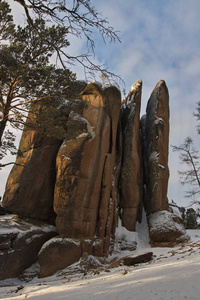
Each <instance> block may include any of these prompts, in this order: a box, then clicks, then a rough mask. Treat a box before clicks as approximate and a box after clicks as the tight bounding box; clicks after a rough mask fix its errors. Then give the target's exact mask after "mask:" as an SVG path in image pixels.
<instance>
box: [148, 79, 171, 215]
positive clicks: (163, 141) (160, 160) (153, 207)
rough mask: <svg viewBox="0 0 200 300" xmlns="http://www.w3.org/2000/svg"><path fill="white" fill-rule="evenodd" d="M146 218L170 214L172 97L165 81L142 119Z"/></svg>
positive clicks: (152, 97) (154, 94)
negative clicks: (154, 214) (170, 103)
mask: <svg viewBox="0 0 200 300" xmlns="http://www.w3.org/2000/svg"><path fill="white" fill-rule="evenodd" d="M142 123H143V137H144V139H143V140H144V141H145V144H144V165H145V175H146V178H145V181H146V195H145V206H146V210H147V214H148V215H150V214H151V213H154V212H156V211H161V210H168V208H169V205H168V199H167V189H168V179H169V168H168V151H169V94H168V89H167V86H166V84H165V82H164V81H163V80H160V81H159V82H158V84H157V85H156V87H155V88H154V90H153V92H152V94H151V96H150V99H149V101H148V104H147V109H146V117H143V120H142Z"/></svg>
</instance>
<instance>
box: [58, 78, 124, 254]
mask: <svg viewBox="0 0 200 300" xmlns="http://www.w3.org/2000/svg"><path fill="white" fill-rule="evenodd" d="M108 89H109V88H108ZM110 89H111V90H110V92H109V91H108V90H107V89H106V90H102V89H101V87H100V86H99V85H98V84H95V83H91V84H89V85H88V86H87V87H86V88H85V90H84V91H83V92H82V99H83V101H86V104H87V108H85V109H84V111H83V115H82V121H83V120H84V121H83V128H85V133H83V134H82V135H80V136H78V137H77V138H76V139H71V140H67V141H65V142H64V143H63V145H62V147H61V148H60V150H59V153H58V156H57V179H56V185H55V193H54V209H55V212H56V214H57V218H56V227H57V228H58V231H59V233H60V234H61V235H62V236H65V237H70V238H78V239H80V240H81V241H83V244H82V248H83V251H87V252H88V253H92V251H93V243H94V237H95V236H96V242H95V246H94V252H95V253H96V254H97V255H103V253H104V241H105V239H106V238H108V240H110V238H109V234H108V233H107V230H108V228H110V227H111V225H110V224H112V222H113V217H111V216H110V215H112V214H114V212H113V208H111V206H112V205H111V204H112V203H113V202H112V201H111V202H112V203H111V202H110V198H111V196H110V194H111V190H112V180H113V172H114V165H115V158H116V156H115V151H116V150H115V149H116V136H117V127H118V120H119V110H120V92H119V91H118V90H117V89H116V88H115V87H112V88H110ZM117 111H118V112H117ZM113 117H114V120H112V118H113ZM115 209H116V207H115ZM108 224H109V225H108ZM109 232H110V229H109ZM86 241H87V242H86ZM108 244H109V241H108ZM99 245H100V248H99ZM86 248H87V249H86ZM107 248H108V247H107Z"/></svg>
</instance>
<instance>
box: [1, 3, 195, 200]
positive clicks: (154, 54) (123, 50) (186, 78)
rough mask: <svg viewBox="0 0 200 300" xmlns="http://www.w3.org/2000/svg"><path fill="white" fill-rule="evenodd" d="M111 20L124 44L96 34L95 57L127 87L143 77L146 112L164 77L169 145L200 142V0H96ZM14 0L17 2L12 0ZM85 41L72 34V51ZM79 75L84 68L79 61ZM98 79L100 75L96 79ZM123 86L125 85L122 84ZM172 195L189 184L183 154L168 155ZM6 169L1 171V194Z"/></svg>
mask: <svg viewBox="0 0 200 300" xmlns="http://www.w3.org/2000/svg"><path fill="white" fill-rule="evenodd" d="M10 2H12V5H14V6H13V7H14V8H15V15H16V20H19V17H20V20H21V16H20V14H19V11H18V10H19V5H18V4H17V3H14V2H13V1H10ZM92 2H93V3H94V4H95V7H96V9H97V10H98V11H101V12H102V13H103V15H104V17H108V20H109V22H110V24H111V25H112V26H113V27H114V28H115V29H116V30H118V31H119V36H120V39H121V43H118V42H116V43H113V44H110V43H109V42H108V43H107V44H106V45H105V44H104V42H103V41H102V40H101V39H100V37H99V36H98V35H95V41H96V48H95V53H96V56H95V60H96V62H97V63H100V64H105V66H106V67H107V68H109V69H110V70H111V71H112V72H114V73H116V74H119V75H120V76H121V77H122V79H123V80H124V82H125V89H126V92H128V90H129V89H130V87H131V85H132V84H133V83H134V82H135V81H136V80H138V79H142V81H143V95H142V112H141V114H144V113H145V108H146V104H147V101H148V99H149V96H150V94H151V91H152V90H153V88H154V87H155V85H156V84H157V82H158V81H159V80H160V79H161V78H162V79H164V80H165V81H166V84H167V86H168V89H169V95H170V144H174V145H179V144H180V143H182V142H183V140H184V138H185V137H187V136H188V135H190V136H191V137H192V138H193V139H194V141H195V144H196V147H197V148H198V147H199V137H198V136H197V134H196V129H195V126H196V125H197V123H196V121H195V119H194V117H193V115H192V114H193V112H194V111H195V107H196V102H197V101H200V1H199V0H190V1H188V0H126V1H121V0H101V1H94V0H93V1H92ZM13 3H14V4H13ZM84 47H85V44H84V41H83V40H78V41H77V40H75V39H71V47H70V51H71V53H77V54H80V53H81V52H82V50H84ZM74 71H76V72H77V77H78V78H79V79H84V76H83V70H82V69H81V68H80V66H76V67H75V68H74ZM98 79H99V78H98V77H97V80H98ZM120 86H121V88H122V89H123V88H124V86H123V84H122V83H120ZM169 167H170V182H169V193H168V197H169V199H173V200H174V201H175V202H178V204H180V205H183V204H184V205H186V204H187V203H189V201H190V200H185V199H184V197H183V196H184V188H183V187H182V186H181V185H180V183H179V177H178V173H177V172H178V169H180V168H181V166H180V165H179V161H178V154H177V153H172V151H171V149H170V155H169ZM5 177H6V171H3V172H2V171H1V172H0V178H2V180H1V179H0V195H1V194H2V190H3V185H4V182H5Z"/></svg>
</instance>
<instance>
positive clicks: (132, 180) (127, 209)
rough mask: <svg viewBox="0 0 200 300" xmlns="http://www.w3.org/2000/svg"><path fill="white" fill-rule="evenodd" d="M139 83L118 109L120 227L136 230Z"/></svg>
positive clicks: (139, 196) (139, 178) (139, 167)
mask: <svg viewBox="0 0 200 300" xmlns="http://www.w3.org/2000/svg"><path fill="white" fill-rule="evenodd" d="M141 93H142V81H141V80H138V81H136V82H135V83H134V84H133V85H132V87H131V89H130V92H129V94H128V96H127V97H126V98H125V100H124V104H123V105H122V109H121V124H122V135H123V141H122V153H123V154H122V167H121V180H120V188H121V198H120V204H121V208H122V226H124V227H125V228H126V229H128V230H130V231H135V226H136V222H137V220H138V214H139V213H140V207H141V205H142V191H143V178H142V176H143V175H142V150H141V137H140V106H141Z"/></svg>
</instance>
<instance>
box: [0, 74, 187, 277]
mask: <svg viewBox="0 0 200 300" xmlns="http://www.w3.org/2000/svg"><path fill="white" fill-rule="evenodd" d="M141 93H142V82H141V80H138V81H137V82H136V83H135V84H133V86H132V87H131V89H130V92H129V94H128V96H127V97H126V98H125V100H124V101H123V102H122V103H121V94H120V91H119V89H118V88H116V87H115V86H112V85H107V86H105V87H102V86H101V85H100V84H98V83H96V82H93V83H90V84H88V85H87V86H86V87H85V88H84V90H82V93H81V95H80V97H79V98H81V101H82V102H83V103H84V105H82V106H81V108H80V106H79V105H76V101H75V102H74V105H72V106H70V107H69V106H67V110H66V111H67V113H66V116H64V118H62V126H63V128H62V130H61V134H59V135H58V136H57V135H55V134H54V136H50V135H51V134H50V133H51V132H50V133H48V134H47V132H46V131H43V130H39V131H38V129H37V130H36V129H34V130H29V131H24V132H23V135H22V138H21V142H20V146H19V150H20V153H21V154H22V155H18V156H17V160H16V165H15V166H14V167H13V169H12V171H11V173H10V175H9V178H8V181H7V186H6V191H5V194H4V198H3V206H4V207H5V208H6V209H7V210H8V211H9V212H12V213H17V214H18V215H19V216H21V217H28V218H31V219H37V220H45V221H47V222H48V223H54V221H55V225H56V229H55V230H57V231H58V235H57V236H54V235H55V232H53V233H52V236H54V237H53V238H52V239H50V240H48V241H47V242H46V243H44V244H43V245H40V246H42V247H40V249H39V248H37V255H38V261H39V263H40V267H41V268H40V274H39V275H40V276H49V275H51V274H53V273H54V272H56V271H57V270H58V269H62V268H65V267H66V266H68V265H70V264H72V263H74V262H75V261H78V260H79V259H80V258H81V257H82V260H83V261H85V260H86V261H87V257H88V255H94V256H96V257H103V259H106V258H107V257H108V256H109V254H111V253H113V252H114V251H119V249H120V251H121V250H126V249H129V250H131V251H134V250H135V249H136V247H137V242H136V240H135V235H134V231H135V229H136V223H137V221H139V222H141V220H142V210H143V211H144V214H143V219H145V218H146V215H147V219H146V220H147V221H148V226H149V233H150V241H151V244H152V246H159V245H160V246H161V245H169V244H170V245H174V244H175V243H177V242H180V241H183V240H184V238H185V235H184V234H185V230H184V227H183V224H182V223H181V220H180V219H178V218H177V217H176V216H174V215H173V214H172V213H170V212H169V211H168V200H167V188H168V178H169V169H168V147H169V145H168V144H169V95H168V90H167V86H166V84H165V82H164V81H160V82H158V84H157V85H156V87H155V89H154V90H153V92H152V94H151V96H150V99H149V101H148V105H147V110H146V115H145V116H144V117H142V119H141V120H140V106H141ZM78 103H79V102H78ZM64 105H69V103H68V104H67V103H66V104H64ZM60 108H61V106H58V109H60ZM30 113H31V112H30ZM30 118H31V116H30ZM63 120H65V121H66V123H65V122H63ZM32 121H33V122H34V119H33V120H32ZM63 123H64V124H63ZM59 126H60V125H59ZM59 126H57V127H58V129H59ZM50 131H51V130H50ZM144 209H145V210H144ZM0 226H1V224H0ZM116 228H117V234H116V235H115V233H116ZM120 231H121V232H120ZM124 233H125V235H124ZM41 234H42V233H41ZM25 235H26V234H25ZM42 235H43V234H42ZM42 241H44V242H45V241H46V237H45V235H44V239H42ZM117 248H118V249H117ZM0 251H5V249H3V250H1V249H0ZM4 254H5V253H4ZM23 255H25V254H23ZM5 256H6V259H7V263H8V264H9V259H10V261H12V259H13V256H9V255H7V254H6V255H5ZM61 256H62V258H61ZM34 257H35V256H34ZM22 268H23V264H22V266H21V267H20V266H19V269H20V270H21V269H22Z"/></svg>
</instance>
